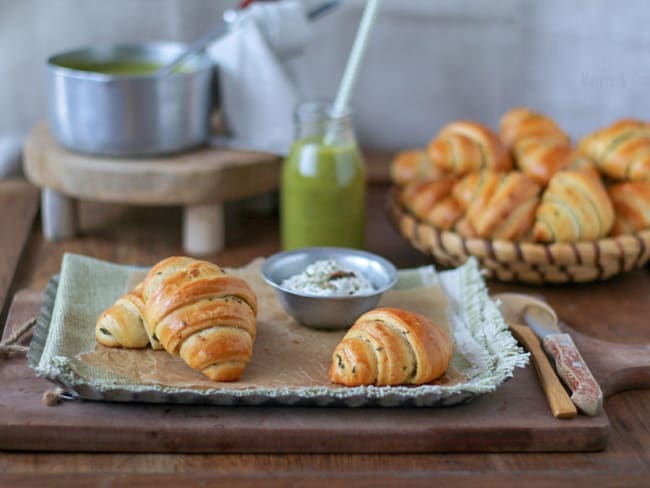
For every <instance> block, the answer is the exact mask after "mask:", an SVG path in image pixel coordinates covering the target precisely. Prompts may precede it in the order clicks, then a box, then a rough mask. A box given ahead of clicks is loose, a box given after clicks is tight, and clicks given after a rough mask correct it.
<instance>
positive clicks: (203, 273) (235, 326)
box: [143, 256, 257, 381]
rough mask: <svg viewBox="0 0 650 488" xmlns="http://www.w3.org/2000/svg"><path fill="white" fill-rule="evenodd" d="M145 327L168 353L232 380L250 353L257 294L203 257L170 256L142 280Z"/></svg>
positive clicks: (210, 374) (212, 375)
mask: <svg viewBox="0 0 650 488" xmlns="http://www.w3.org/2000/svg"><path fill="white" fill-rule="evenodd" d="M143 293H144V298H145V304H146V308H145V312H146V317H147V320H148V322H149V325H150V327H151V329H152V330H153V331H154V334H155V336H156V337H157V338H158V340H159V341H160V343H161V344H162V346H163V347H164V348H165V350H167V351H168V352H169V353H171V354H174V355H179V356H180V357H181V358H182V359H183V360H184V361H185V362H186V363H187V364H188V365H189V366H190V367H192V368H194V369H198V370H200V371H202V372H203V373H204V374H205V375H206V376H208V377H209V378H211V379H213V380H215V381H234V380H237V379H238V378H239V377H240V376H241V374H242V373H243V371H244V369H245V367H246V365H247V364H248V362H249V361H250V359H251V356H252V353H253V341H254V340H255V335H256V315H257V298H256V296H255V293H254V292H253V291H252V290H251V288H250V287H249V286H248V284H247V283H246V282H245V281H244V280H242V279H240V278H237V277H234V276H230V275H228V274H226V273H225V271H224V270H223V269H221V268H220V267H219V266H217V265H215V264H213V263H210V262H208V261H201V260H195V259H192V258H186V257H182V256H181V257H176V256H175V257H170V258H167V259H165V260H163V261H161V262H160V263H158V264H157V265H155V266H154V267H153V268H152V269H151V270H150V271H149V273H148V274H147V276H146V278H145V280H144V282H143Z"/></svg>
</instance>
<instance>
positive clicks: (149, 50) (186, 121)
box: [47, 42, 216, 156]
mask: <svg viewBox="0 0 650 488" xmlns="http://www.w3.org/2000/svg"><path fill="white" fill-rule="evenodd" d="M184 47H185V46H184V45H183V44H179V43H172V42H155V43H147V44H140V45H121V46H107V47H90V48H86V49H79V50H75V51H69V52H66V53H63V54H59V55H56V56H53V57H51V58H50V59H49V60H48V63H47V65H48V84H49V87H48V89H49V119H50V127H51V130H52V133H53V135H54V137H55V138H56V139H57V141H58V142H59V143H61V144H62V145H63V146H65V147H67V148H69V149H72V150H76V151H81V152H86V153H91V154H99V155H114V156H151V155H160V154H166V153H173V152H177V151H181V150H184V149H188V148H191V147H194V146H197V145H200V144H202V143H205V142H206V141H207V139H208V137H209V134H210V122H209V121H210V115H211V112H212V109H213V108H214V106H215V103H214V100H215V97H216V94H215V93H214V90H213V87H214V86H216V84H215V83H214V79H213V76H214V75H213V71H214V67H213V65H212V63H211V61H210V59H209V58H208V57H207V56H206V55H205V54H197V55H195V56H193V57H192V58H191V59H189V60H188V61H186V62H185V63H184V64H183V66H182V68H181V69H180V70H179V71H177V72H175V73H173V74H171V75H160V74H157V71H158V70H159V68H160V67H161V66H163V65H164V64H165V63H168V62H170V61H171V60H173V59H174V58H175V57H176V56H178V55H179V53H181V52H182V51H183V50H184Z"/></svg>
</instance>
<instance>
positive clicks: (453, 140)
mask: <svg viewBox="0 0 650 488" xmlns="http://www.w3.org/2000/svg"><path fill="white" fill-rule="evenodd" d="M427 153H428V155H429V158H430V159H431V161H433V163H434V164H435V165H436V166H438V167H439V168H441V170H442V171H444V172H447V173H450V174H453V175H458V176H462V175H464V174H467V173H470V172H472V171H479V170H483V169H487V170H492V171H508V170H510V169H511V168H512V160H511V158H510V155H509V154H508V151H507V149H506V147H505V146H504V145H503V144H502V143H501V141H500V140H499V137H498V136H497V135H496V134H495V133H494V132H493V131H492V130H491V129H490V128H489V127H487V126H485V125H483V124H479V123H478V122H472V121H467V120H459V121H456V122H452V123H450V124H448V125H446V126H445V127H443V128H442V129H441V130H440V132H439V133H438V135H437V136H436V138H435V139H433V140H432V141H431V142H430V143H429V146H428V147H427Z"/></svg>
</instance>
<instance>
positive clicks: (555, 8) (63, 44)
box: [0, 0, 650, 149]
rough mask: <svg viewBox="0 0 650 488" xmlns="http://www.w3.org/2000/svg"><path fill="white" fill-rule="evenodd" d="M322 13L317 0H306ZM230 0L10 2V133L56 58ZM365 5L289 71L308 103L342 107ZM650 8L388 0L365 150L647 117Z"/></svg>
mask: <svg viewBox="0 0 650 488" xmlns="http://www.w3.org/2000/svg"><path fill="white" fill-rule="evenodd" d="M305 3H308V4H310V5H313V4H315V3H318V0H308V1H307V0H306V2H305ZM235 4H236V2H235V1H228V0H110V1H106V0H0V56H1V59H2V63H0V135H1V134H3V133H21V134H24V133H26V132H27V131H28V130H29V128H30V127H31V126H32V125H33V124H34V123H35V122H36V121H37V120H39V119H41V118H43V117H45V107H46V103H45V88H44V85H45V60H46V58H47V57H48V56H49V55H52V54H54V53H58V52H61V51H63V50H67V49H70V48H74V47H80V46H84V45H91V44H100V43H110V42H116V41H143V40H154V39H169V40H181V41H188V40H191V39H193V38H195V37H198V36H200V35H201V34H202V33H204V32H206V31H207V30H209V29H210V28H211V27H213V26H214V25H215V24H216V23H217V22H219V20H220V18H221V13H222V11H223V10H224V9H225V8H227V7H232V6H233V5H235ZM361 6H362V2H361V1H360V0H350V1H347V2H345V6H344V7H343V8H340V9H339V10H338V11H337V12H336V13H334V14H332V15H330V16H328V17H326V18H324V19H322V20H320V21H319V22H318V23H317V24H316V25H315V30H316V35H315V37H314V40H313V42H312V43H311V44H310V45H309V46H308V48H307V51H306V53H305V55H304V56H303V57H302V58H301V59H299V60H296V61H295V62H294V63H293V65H292V70H293V71H294V73H295V76H296V77H297V79H298V80H299V81H300V85H301V87H302V90H303V93H304V94H305V96H313V97H318V98H326V97H332V96H333V94H334V92H335V90H336V87H337V84H338V79H339V77H340V74H341V72H342V69H343V66H344V64H345V60H346V56H347V54H348V50H349V48H350V45H351V42H352V39H353V36H354V32H355V29H356V26H357V22H358V19H359V16H360V12H361V10H360V9H361ZM648 20H650V2H648V1H647V0H621V1H619V2H614V1H612V0H543V1H540V0H492V1H485V0H384V2H383V8H382V11H381V13H380V17H379V20H378V24H377V26H376V27H375V30H374V32H373V39H372V43H371V45H370V48H369V50H368V53H367V57H366V62H365V64H364V66H363V71H362V73H361V76H360V79H359V82H358V86H357V91H356V93H355V98H354V101H353V106H354V109H355V121H356V126H357V130H358V133H359V136H360V139H361V141H362V143H364V144H365V145H366V146H370V147H375V148H384V149H397V148H401V147H406V146H413V145H423V144H425V143H426V142H427V141H428V140H429V138H430V137H431V136H432V135H433V134H434V133H435V132H436V131H437V130H438V129H439V128H440V126H441V125H443V124H444V123H446V122H448V121H450V120H453V119H458V118H472V119H476V120H480V121H483V122H485V123H488V124H491V125H495V124H496V123H497V121H498V119H499V116H500V115H501V114H502V113H503V112H504V111H505V110H507V109H508V108H509V107H511V106H514V105H519V104H526V105H529V106H532V107H536V108H537V109H539V110H542V111H544V112H546V113H548V114H550V115H552V116H553V117H555V118H556V119H557V120H558V122H559V123H560V124H561V125H562V126H564V127H565V128H566V129H567V130H568V131H569V132H570V133H571V134H572V135H574V136H579V135H581V134H584V133H586V132H588V131H591V130H593V129H595V128H596V127H598V126H601V125H604V124H607V123H610V122H612V121H613V120H614V119H615V118H619V117H623V116H637V117H642V118H646V119H650V96H649V95H650V60H648V54H649V51H650V29H648Z"/></svg>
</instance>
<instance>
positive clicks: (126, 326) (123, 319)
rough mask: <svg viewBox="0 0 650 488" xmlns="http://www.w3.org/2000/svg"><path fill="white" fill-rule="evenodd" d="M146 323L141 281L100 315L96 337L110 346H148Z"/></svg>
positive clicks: (138, 347) (98, 340) (96, 325)
mask: <svg viewBox="0 0 650 488" xmlns="http://www.w3.org/2000/svg"><path fill="white" fill-rule="evenodd" d="M145 324H146V318H145V317H144V302H143V300H142V283H140V284H139V285H138V286H137V287H136V288H135V289H134V290H132V291H130V292H129V293H126V294H125V295H123V296H121V297H120V298H118V299H117V301H116V302H115V303H114V304H113V305H111V306H110V307H108V308H107V309H106V310H104V311H103V312H102V313H101V314H100V315H99V317H98V318H97V322H96V324H95V339H96V340H97V342H99V343H100V344H103V345H105V346H108V347H126V348H133V349H140V348H143V347H147V346H148V345H149V336H148V334H147V331H146V329H145V327H146V325H145Z"/></svg>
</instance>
